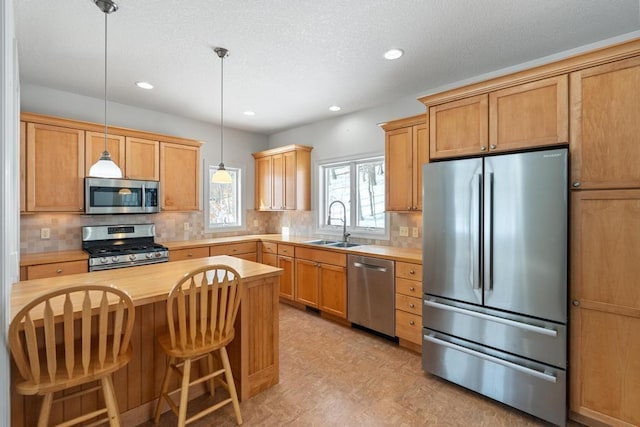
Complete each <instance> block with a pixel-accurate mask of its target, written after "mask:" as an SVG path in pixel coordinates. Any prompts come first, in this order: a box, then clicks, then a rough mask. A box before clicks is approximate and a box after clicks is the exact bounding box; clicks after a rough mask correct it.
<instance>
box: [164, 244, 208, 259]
mask: <svg viewBox="0 0 640 427" xmlns="http://www.w3.org/2000/svg"><path fill="white" fill-rule="evenodd" d="M208 256H209V247H208V246H201V247H199V248H187V249H172V250H170V251H169V261H182V260H184V259H195V258H206V257H208Z"/></svg>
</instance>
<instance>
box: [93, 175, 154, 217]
mask: <svg viewBox="0 0 640 427" xmlns="http://www.w3.org/2000/svg"><path fill="white" fill-rule="evenodd" d="M158 187H159V183H158V181H143V180H135V179H115V178H85V180H84V205H85V206H84V209H85V213H87V214H137V213H156V212H160V203H159V194H158V192H159V188H158Z"/></svg>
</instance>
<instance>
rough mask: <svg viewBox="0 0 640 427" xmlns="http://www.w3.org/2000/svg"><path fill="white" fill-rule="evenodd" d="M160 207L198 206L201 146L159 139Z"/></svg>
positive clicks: (194, 207) (191, 207)
mask: <svg viewBox="0 0 640 427" xmlns="http://www.w3.org/2000/svg"><path fill="white" fill-rule="evenodd" d="M160 198H161V204H160V208H161V209H162V210H163V211H197V210H199V209H200V147H195V146H188V145H181V144H173V143H169V142H160Z"/></svg>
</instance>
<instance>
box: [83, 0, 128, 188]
mask: <svg viewBox="0 0 640 427" xmlns="http://www.w3.org/2000/svg"><path fill="white" fill-rule="evenodd" d="M93 2H94V3H95V4H96V6H98V8H99V9H100V10H101V11H102V12H104V151H103V152H102V155H101V156H100V158H99V159H98V161H97V162H96V163H95V164H94V165H93V166H91V168H90V169H89V176H93V177H98V178H122V171H121V170H120V168H119V167H118V165H116V164H115V163H114V161H113V160H111V155H110V154H109V151H107V15H109V14H110V13H112V12H115V11H116V10H118V5H117V4H115V3H114V2H113V1H111V0H93Z"/></svg>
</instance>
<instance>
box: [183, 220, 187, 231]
mask: <svg viewBox="0 0 640 427" xmlns="http://www.w3.org/2000/svg"><path fill="white" fill-rule="evenodd" d="M182 226H183V227H184V231H189V223H188V222H185V223H184V224H182Z"/></svg>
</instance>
